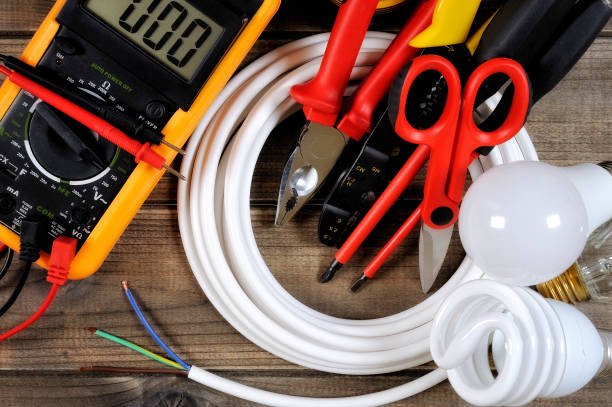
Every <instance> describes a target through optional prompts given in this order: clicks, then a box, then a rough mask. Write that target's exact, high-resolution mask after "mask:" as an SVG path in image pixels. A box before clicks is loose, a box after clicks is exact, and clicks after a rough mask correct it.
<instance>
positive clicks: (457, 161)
mask: <svg viewBox="0 0 612 407" xmlns="http://www.w3.org/2000/svg"><path fill="white" fill-rule="evenodd" d="M498 73H503V74H505V75H508V77H509V78H510V80H511V81H512V83H513V84H514V96H513V99H512V105H511V107H510V111H509V112H508V115H507V116H506V120H505V121H504V123H503V124H502V125H501V126H500V127H499V128H498V129H497V130H494V131H491V132H486V131H483V130H481V129H479V128H478V126H477V125H476V123H475V122H474V116H473V112H474V107H475V106H474V103H475V100H476V94H477V93H478V90H479V89H480V87H481V86H482V84H483V82H484V81H485V80H486V79H487V78H489V77H490V76H492V75H494V74H498ZM530 99H531V88H530V85H529V79H528V78H527V74H526V73H525V70H524V69H523V67H522V66H521V64H519V63H518V62H516V61H514V60H512V59H508V58H495V59H491V60H489V61H487V62H485V63H484V64H482V65H480V66H479V67H478V68H476V70H475V71H474V73H472V75H471V76H470V78H469V79H468V81H467V83H466V85H465V88H464V91H463V104H462V106H461V114H460V116H459V125H458V128H457V137H456V142H455V151H454V153H453V163H452V166H451V172H450V174H449V181H448V189H447V192H448V196H449V198H450V199H451V200H453V201H455V202H457V203H460V202H461V200H462V197H463V188H464V185H465V178H466V175H467V170H468V167H469V165H470V164H471V163H472V161H473V159H474V151H475V150H477V149H479V148H481V147H493V146H497V145H499V144H502V143H505V142H506V141H508V140H510V139H511V138H512V137H514V136H515V135H516V134H517V133H518V132H519V131H520V130H521V128H522V127H523V125H524V124H525V120H526V119H527V112H528V110H529V105H530Z"/></svg>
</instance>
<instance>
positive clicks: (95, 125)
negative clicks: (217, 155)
mask: <svg viewBox="0 0 612 407" xmlns="http://www.w3.org/2000/svg"><path fill="white" fill-rule="evenodd" d="M0 73H2V74H3V75H6V77H7V78H8V79H9V80H10V81H11V82H13V83H14V84H15V85H17V86H19V87H20V88H22V89H23V90H25V91H27V92H29V93H31V94H32V95H34V96H36V97H38V98H40V99H41V100H43V101H44V102H46V103H47V104H49V105H51V106H53V107H55V108H56V109H58V110H59V111H61V112H62V113H64V114H66V115H68V116H69V117H71V118H72V119H74V120H76V121H78V122H79V123H81V124H82V125H84V126H86V127H87V128H89V129H91V130H93V131H94V132H96V133H98V134H99V135H100V136H102V137H104V138H105V139H107V140H108V141H110V142H111V143H113V144H115V145H116V146H118V147H119V148H121V149H123V150H125V151H127V152H128V153H130V154H132V155H133V156H134V161H136V162H137V163H139V162H140V161H144V162H146V163H147V164H149V165H151V166H152V167H154V168H156V169H158V170H161V169H165V170H166V171H168V172H169V173H171V174H172V175H174V176H176V177H178V178H180V179H182V180H185V177H184V176H183V175H181V174H180V173H179V172H178V171H176V170H174V169H172V168H170V167H169V166H168V165H167V164H166V159H165V158H164V157H162V156H161V155H159V154H158V153H156V152H155V151H153V150H152V149H151V145H150V144H149V143H144V144H142V143H140V142H138V141H136V140H134V139H132V138H131V137H130V136H128V135H127V134H125V133H124V132H122V131H121V130H119V129H117V128H116V127H114V126H113V125H112V124H110V123H109V122H107V121H105V120H103V119H101V118H99V117H98V116H96V115H94V114H92V113H90V112H88V111H87V110H85V109H83V108H82V107H80V106H78V105H76V104H74V103H72V102H71V101H69V100H67V99H65V98H63V97H62V96H60V95H58V94H57V93H54V92H52V91H51V90H49V89H47V88H45V87H44V86H41V85H39V84H38V83H36V82H34V81H32V80H30V79H28V78H26V77H25V76H23V75H21V74H19V73H17V72H15V71H11V70H10V69H8V68H6V67H4V66H1V65H0Z"/></svg>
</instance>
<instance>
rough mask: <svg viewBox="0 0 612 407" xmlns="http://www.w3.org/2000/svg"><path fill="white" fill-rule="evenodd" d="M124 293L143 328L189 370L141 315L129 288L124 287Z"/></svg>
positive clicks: (177, 361) (169, 354)
mask: <svg viewBox="0 0 612 407" xmlns="http://www.w3.org/2000/svg"><path fill="white" fill-rule="evenodd" d="M125 295H127V298H128V301H129V302H130V305H131V306H132V308H133V309H134V312H135V313H136V315H138V319H140V322H141V323H142V325H143V326H144V327H145V329H146V330H147V331H148V332H149V334H150V335H151V337H153V339H155V342H157V344H158V345H159V346H161V347H162V349H163V350H164V351H165V352H166V353H167V354H168V356H170V357H171V358H172V359H173V360H174V361H175V362H176V363H178V364H179V365H181V366H182V367H183V368H184V369H185V370H187V371H189V369H191V367H190V366H189V365H188V364H187V363H185V362H184V361H183V360H182V359H181V358H180V357H178V355H177V354H176V353H174V351H173V350H172V349H170V347H169V346H168V345H166V344H165V343H164V341H163V340H162V339H161V338H160V337H159V335H157V333H155V331H154V330H153V328H152V327H151V325H150V324H149V322H148V321H147V319H146V318H145V316H144V315H143V313H142V311H141V310H140V307H139V306H138V303H137V302H136V299H134V296H133V295H132V293H131V292H130V289H129V288H125Z"/></svg>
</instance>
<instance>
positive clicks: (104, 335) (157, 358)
mask: <svg viewBox="0 0 612 407" xmlns="http://www.w3.org/2000/svg"><path fill="white" fill-rule="evenodd" d="M87 330H88V331H89V332H93V333H94V334H96V335H98V336H99V337H100V338H104V339H106V340H109V341H111V342H115V343H117V344H119V345H121V346H124V347H126V348H129V349H132V350H134V351H136V352H138V353H140V354H142V355H145V356H146V357H148V358H151V359H153V360H155V361H157V362H160V363H163V364H164V365H167V366H170V367H173V368H175V369H179V370H187V369H184V368H183V367H182V366H181V365H179V364H178V363H176V362H174V361H172V360H169V359H166V358H165V357H163V356H160V355H158V354H157V353H154V352H151V351H150V350H148V349H145V348H143V347H141V346H138V345H136V344H134V343H132V342H130V341H128V340H126V339H123V338H119V337H118V336H115V335H113V334H109V333H108V332H104V331H101V330H99V329H96V328H87Z"/></svg>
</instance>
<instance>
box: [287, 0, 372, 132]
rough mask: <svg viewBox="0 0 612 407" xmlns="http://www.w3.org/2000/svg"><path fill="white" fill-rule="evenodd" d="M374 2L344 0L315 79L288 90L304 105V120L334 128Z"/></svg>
mask: <svg viewBox="0 0 612 407" xmlns="http://www.w3.org/2000/svg"><path fill="white" fill-rule="evenodd" d="M377 5H378V0H348V1H347V2H346V3H344V4H343V5H342V6H341V7H340V10H339V11H338V16H337V17H336V21H335V23H334V27H333V29H332V32H331V36H330V37H329V42H328V44H327V49H326V50H325V55H324V56H323V61H322V63H321V67H320V68H319V72H318V73H317V76H315V77H314V79H312V80H311V81H310V82H307V83H305V84H302V85H296V86H294V87H293V88H291V96H293V99H295V100H296V101H297V102H298V103H301V104H302V105H303V106H304V113H305V115H306V118H307V119H308V120H310V121H314V122H317V123H320V124H323V125H326V126H334V125H335V124H336V120H337V118H338V114H339V113H340V109H341V108H342V98H343V97H344V91H345V90H346V86H347V84H348V81H349V79H350V75H351V71H352V70H353V66H354V65H355V61H356V60H357V55H359V49H360V48H361V44H362V43H363V39H364V38H365V35H366V32H367V31H368V27H369V25H370V21H371V20H372V17H373V16H374V12H375V11H376V6H377Z"/></svg>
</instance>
